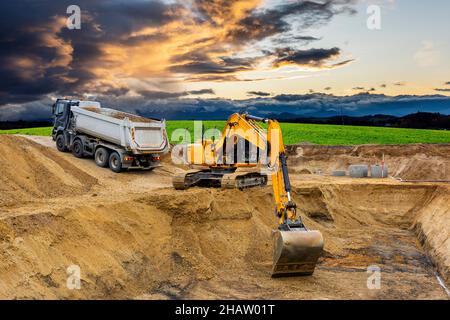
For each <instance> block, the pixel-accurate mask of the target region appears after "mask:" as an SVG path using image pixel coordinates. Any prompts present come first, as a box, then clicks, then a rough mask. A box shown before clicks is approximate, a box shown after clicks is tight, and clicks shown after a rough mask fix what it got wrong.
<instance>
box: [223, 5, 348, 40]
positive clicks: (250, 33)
mask: <svg viewBox="0 0 450 320" xmlns="http://www.w3.org/2000/svg"><path fill="white" fill-rule="evenodd" d="M348 3H351V1H345V0H344V1H325V2H323V3H320V2H315V1H292V2H288V3H286V4H282V5H279V6H277V7H275V8H273V9H267V10H255V11H253V12H252V13H251V14H250V15H249V16H247V17H245V18H243V19H242V20H240V21H239V23H238V26H237V27H236V28H234V29H232V30H230V32H229V33H228V36H229V37H230V38H232V39H234V40H236V41H248V40H261V39H264V38H267V37H270V36H273V35H276V34H280V33H284V32H287V31H289V30H291V29H292V25H293V24H292V21H288V20H289V19H296V21H295V22H297V24H296V27H297V28H298V29H299V30H303V29H306V28H309V27H311V26H313V25H320V24H323V23H325V22H327V21H329V20H330V19H331V18H332V17H333V16H334V15H336V14H338V13H342V12H348V13H354V11H353V9H351V8H350V7H348V6H346V4H348Z"/></svg>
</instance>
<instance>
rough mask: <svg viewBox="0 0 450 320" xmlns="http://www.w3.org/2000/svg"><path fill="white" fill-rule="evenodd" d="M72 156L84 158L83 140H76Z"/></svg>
mask: <svg viewBox="0 0 450 320" xmlns="http://www.w3.org/2000/svg"><path fill="white" fill-rule="evenodd" d="M72 154H73V155H74V156H75V157H77V158H83V155H84V152H83V142H81V140H75V142H74V143H73V145H72Z"/></svg>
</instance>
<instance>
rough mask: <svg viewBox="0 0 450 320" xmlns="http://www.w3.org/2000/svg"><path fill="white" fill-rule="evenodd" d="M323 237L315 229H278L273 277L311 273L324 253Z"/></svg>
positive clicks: (275, 240) (275, 236)
mask: <svg viewBox="0 0 450 320" xmlns="http://www.w3.org/2000/svg"><path fill="white" fill-rule="evenodd" d="M322 250H323V237H322V234H321V233H320V231H315V230H305V229H302V230H295V229H294V230H291V231H281V230H276V231H275V233H274V251H273V269H272V277H282V276H296V275H311V274H313V272H314V268H315V267H316V264H317V260H318V259H319V257H320V255H321V254H322Z"/></svg>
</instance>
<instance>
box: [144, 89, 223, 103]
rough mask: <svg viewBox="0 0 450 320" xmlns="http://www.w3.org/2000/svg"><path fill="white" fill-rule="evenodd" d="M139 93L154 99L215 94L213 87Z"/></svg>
mask: <svg viewBox="0 0 450 320" xmlns="http://www.w3.org/2000/svg"><path fill="white" fill-rule="evenodd" d="M138 93H139V94H140V95H141V96H142V97H144V98H146V99H152V100H163V99H177V98H181V97H186V96H189V95H197V96H200V95H206V94H215V92H214V90H213V89H200V90H192V91H181V92H165V91H156V90H140V91H138Z"/></svg>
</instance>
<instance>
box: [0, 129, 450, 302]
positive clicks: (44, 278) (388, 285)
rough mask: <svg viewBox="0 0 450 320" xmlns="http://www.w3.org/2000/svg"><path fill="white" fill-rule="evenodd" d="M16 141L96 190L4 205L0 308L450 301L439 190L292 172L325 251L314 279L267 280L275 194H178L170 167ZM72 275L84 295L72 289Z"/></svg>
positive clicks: (445, 213)
mask: <svg viewBox="0 0 450 320" xmlns="http://www.w3.org/2000/svg"><path fill="white" fill-rule="evenodd" d="M8 139H9V140H8ZM21 139H23V138H18V137H8V138H7V139H3V140H0V145H6V146H7V147H11V145H10V143H11V141H14V140H19V142H23V141H22V140H21ZM5 141H6V142H5ZM41 142H42V141H41ZM25 143H27V144H28V147H29V148H31V149H33V152H30V154H33V155H35V156H36V157H40V156H39V153H40V152H41V153H42V155H41V156H42V157H47V156H48V154H51V156H52V157H53V156H54V157H56V158H55V161H54V162H56V163H63V162H64V161H66V162H67V163H70V164H71V168H72V169H71V170H80V174H81V175H87V176H88V181H93V183H92V184H91V185H89V186H87V187H86V189H84V191H83V190H78V189H77V190H76V191H77V192H70V193H64V192H60V193H43V196H41V197H36V196H34V195H33V194H31V195H28V193H27V192H24V194H26V196H24V199H26V200H27V201H25V202H23V203H22V202H20V201H19V202H16V201H14V203H13V204H11V201H9V200H4V198H0V240H1V246H0V280H1V281H0V297H1V298H6V299H13V298H19V299H20V298H38V299H48V298H58V299H59V298H69V299H77V298H94V299H96V298H106V299H116V298H117V299H118V298H129V299H194V298H206V299H208V298H237V299H238V298H247V299H269V298H274V299H448V295H447V293H446V292H445V289H444V288H443V287H442V286H441V285H440V284H439V281H438V279H437V275H440V277H441V278H442V279H444V281H447V284H448V283H450V277H449V275H450V269H449V266H450V261H449V256H450V254H449V253H450V240H449V230H450V221H449V215H450V209H449V206H448V203H450V188H449V186H447V185H446V184H438V183H436V184H432V183H421V184H418V183H415V184H412V183H400V182H398V181H395V180H371V179H364V180H352V179H347V178H344V179H342V178H332V177H321V176H316V175H299V174H295V173H294V174H292V180H293V185H294V196H295V200H296V202H297V204H298V205H299V209H300V212H301V213H302V215H303V217H304V222H305V224H306V225H307V226H308V227H310V228H311V229H319V230H320V231H322V233H323V235H324V239H325V251H324V255H323V256H322V257H321V258H320V261H319V264H318V266H317V268H316V271H315V273H314V275H313V276H311V277H292V278H279V279H272V278H271V277H270V271H271V263H272V261H271V258H272V242H271V233H272V229H273V228H274V226H275V224H276V222H275V217H274V216H273V206H274V205H273V200H272V194H271V188H270V186H269V187H265V188H256V189H249V190H244V191H238V190H219V189H201V188H193V189H190V190H187V191H175V190H173V189H172V188H171V186H170V176H171V174H172V172H173V171H176V170H178V169H176V168H174V167H171V165H170V164H168V163H166V165H165V167H163V168H160V169H157V170H155V171H154V172H140V171H138V172H128V173H123V174H120V175H115V174H113V173H111V172H110V171H109V170H107V169H101V168H97V167H96V166H95V164H93V161H92V160H90V159H76V158H73V157H72V156H71V155H70V154H63V153H56V151H54V150H53V148H48V147H43V146H42V145H40V144H37V143H34V142H31V141H29V140H28V141H26V142H25ZM3 147H4V146H3ZM53 152H55V153H53ZM25 156H26V157H28V155H22V154H21V153H20V154H16V156H15V157H25ZM61 161H62V162H61ZM42 163H44V165H45V164H46V163H47V162H46V161H42ZM64 163H65V162H64ZM52 165H53V163H52V164H49V166H48V167H47V170H50V171H51V167H52ZM2 168H5V167H4V166H3V167H2ZM6 168H7V167H6ZM70 172H72V171H70ZM294 172H295V167H294ZM27 174H28V173H27ZM16 176H17V177H20V175H16ZM10 177H11V178H10V179H12V180H13V181H14V178H15V176H14V175H12V174H11V175H10ZM91 179H92V180H91ZM40 187H44V186H41V185H40V184H38V185H36V186H35V188H37V189H39V188H40ZM2 192H3V191H2ZM33 197H34V198H33ZM33 199H34V200H33ZM73 265H77V266H79V268H80V271H81V288H80V289H79V290H70V289H68V288H67V279H68V275H67V268H68V267H70V266H73ZM368 268H369V269H370V270H378V269H376V268H379V270H380V272H381V282H380V284H381V286H380V288H379V289H369V288H368V280H369V282H370V279H371V278H369V277H370V276H371V275H372V274H371V273H368V272H367V270H368ZM369 284H370V283H369ZM369 287H370V286H369Z"/></svg>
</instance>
